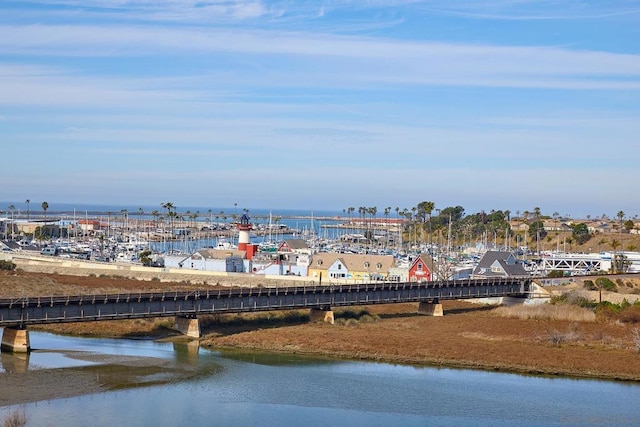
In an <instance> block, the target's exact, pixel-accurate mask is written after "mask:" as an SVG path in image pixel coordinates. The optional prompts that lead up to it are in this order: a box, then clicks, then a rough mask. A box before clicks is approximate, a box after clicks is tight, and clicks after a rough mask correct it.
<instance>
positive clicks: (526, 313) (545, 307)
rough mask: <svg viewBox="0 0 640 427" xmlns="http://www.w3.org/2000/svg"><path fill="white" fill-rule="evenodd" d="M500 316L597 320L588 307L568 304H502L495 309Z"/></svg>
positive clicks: (575, 320)
mask: <svg viewBox="0 0 640 427" xmlns="http://www.w3.org/2000/svg"><path fill="white" fill-rule="evenodd" d="M493 313H494V314H495V315H497V316H500V317H511V318H515V319H545V320H567V321H571V322H595V320H596V314H595V313H594V312H593V310H590V309H588V308H583V307H578V306H575V305H568V304H558V305H555V304H538V305H513V306H509V307H507V306H500V307H496V308H495V309H494V310H493Z"/></svg>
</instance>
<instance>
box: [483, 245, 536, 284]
mask: <svg viewBox="0 0 640 427" xmlns="http://www.w3.org/2000/svg"><path fill="white" fill-rule="evenodd" d="M528 275H529V273H528V272H527V270H525V268H524V266H523V265H522V263H520V261H518V259H517V258H516V257H515V255H514V254H513V253H512V252H508V251H487V252H485V254H484V256H483V257H482V258H481V259H480V261H479V262H478V265H477V266H476V268H475V269H474V270H473V272H472V273H471V278H472V279H481V278H486V277H513V276H528Z"/></svg>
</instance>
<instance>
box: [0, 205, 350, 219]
mask: <svg viewBox="0 0 640 427" xmlns="http://www.w3.org/2000/svg"><path fill="white" fill-rule="evenodd" d="M47 204H48V209H47V213H48V214H68V215H72V214H74V213H75V214H76V215H80V214H85V213H86V214H88V215H91V214H106V213H111V214H120V213H122V211H123V210H126V211H127V213H128V214H129V215H130V216H135V215H136V214H138V213H139V212H140V209H142V210H143V214H144V215H149V214H150V213H151V212H153V211H158V212H160V213H162V212H164V211H165V209H164V208H163V207H162V205H161V204H160V203H158V205H148V204H141V205H131V204H126V203H125V204H122V205H115V204H98V203H96V204H92V203H68V202H66V203H58V202H47ZM11 205H13V206H14V208H15V212H16V213H17V214H24V213H25V212H26V211H27V206H26V204H25V202H24V201H22V202H10V201H0V211H4V212H5V213H6V212H7V211H8V210H9V206H11ZM174 207H175V209H176V211H177V212H179V213H185V212H187V211H189V212H191V213H199V215H200V216H203V217H204V216H209V215H210V214H211V215H217V214H220V213H221V212H223V213H224V215H226V216H231V215H242V214H243V213H244V211H245V209H246V210H247V214H248V215H249V217H251V216H252V215H254V216H259V217H265V216H267V217H268V216H269V215H272V216H317V217H335V216H344V215H346V214H345V213H344V212H343V211H342V210H340V211H338V210H318V209H315V210H314V209H286V208H245V207H240V206H230V207H220V206H215V207H210V206H179V205H175V204H174ZM28 210H29V212H30V213H32V214H35V215H37V214H38V213H42V212H43V210H42V202H33V201H32V202H30V203H29V209H28Z"/></svg>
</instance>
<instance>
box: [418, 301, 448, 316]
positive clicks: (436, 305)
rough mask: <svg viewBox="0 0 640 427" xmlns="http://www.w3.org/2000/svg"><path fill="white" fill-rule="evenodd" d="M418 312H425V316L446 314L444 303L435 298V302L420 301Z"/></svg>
mask: <svg viewBox="0 0 640 427" xmlns="http://www.w3.org/2000/svg"><path fill="white" fill-rule="evenodd" d="M418 314H423V315H425V316H434V317H442V316H444V312H443V310H442V304H441V303H440V302H439V301H438V300H435V301H433V302H422V301H421V302H420V303H419V304H418Z"/></svg>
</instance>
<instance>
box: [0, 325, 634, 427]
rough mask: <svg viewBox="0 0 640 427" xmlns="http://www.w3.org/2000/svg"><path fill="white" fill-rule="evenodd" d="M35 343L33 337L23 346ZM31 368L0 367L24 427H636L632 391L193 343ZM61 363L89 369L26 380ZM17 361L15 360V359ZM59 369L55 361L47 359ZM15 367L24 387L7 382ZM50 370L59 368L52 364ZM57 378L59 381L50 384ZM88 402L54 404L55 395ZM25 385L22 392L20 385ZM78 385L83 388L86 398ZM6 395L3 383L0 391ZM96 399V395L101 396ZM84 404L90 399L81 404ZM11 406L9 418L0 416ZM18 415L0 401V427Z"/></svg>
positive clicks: (141, 345)
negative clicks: (17, 399)
mask: <svg viewBox="0 0 640 427" xmlns="http://www.w3.org/2000/svg"><path fill="white" fill-rule="evenodd" d="M34 335H35V334H34ZM37 339H38V342H39V343H41V347H42V348H52V349H53V350H52V351H49V352H36V353H34V354H32V355H31V360H27V362H26V364H25V362H24V359H22V362H20V361H19V360H17V359H16V357H15V356H16V355H5V357H3V358H2V364H3V367H4V369H5V370H6V371H7V373H3V374H2V377H0V378H5V379H6V378H12V379H14V380H16V379H17V380H18V381H19V384H25V386H22V385H21V387H22V388H23V389H27V390H26V391H25V392H26V393H30V394H27V397H29V398H30V399H27V400H24V402H34V403H30V404H26V405H24V407H25V409H26V412H27V415H28V416H29V424H30V425H59V422H58V421H59V420H65V423H64V424H65V426H83V425H86V423H87V418H86V417H85V416H84V414H87V413H91V414H92V418H91V422H92V424H93V425H94V426H95V427H99V426H113V425H132V426H133V425H136V426H137V425H157V426H165V425H167V426H169V425H170V426H174V425H189V426H191V427H197V426H209V425H234V426H252V425H258V424H259V425H261V426H263V427H264V426H295V425H300V424H303V425H305V427H311V426H322V427H326V426H327V425H332V424H335V425H352V426H365V425H366V426H367V427H372V426H388V425H402V426H407V425H414V426H424V425H441V426H458V425H475V426H496V425H497V426H510V427H511V426H522V427H533V426H536V427H537V426H565V425H573V426H594V427H595V426H602V425H616V426H634V427H637V426H638V425H640V406H638V405H637V403H638V402H640V386H638V385H637V384H629V383H627V384H621V383H615V382H607V381H589V380H568V379H561V378H556V379H549V378H540V377H525V376H520V375H512V374H500V373H492V372H483V371H465V370H454V369H434V368H426V367H411V366H394V365H389V364H382V363H361V362H345V361H335V360H328V359H322V358H309V357H304V356H299V355H290V354H266V353H257V352H240V351H226V350H225V351H209V350H207V349H203V348H200V347H199V346H198V343H197V342H195V341H193V342H176V343H158V342H152V341H142V340H140V341H130V340H108V339H91V340H87V339H79V338H68V337H57V336H49V335H47V334H38V336H37ZM54 355H65V356H69V358H72V359H73V360H75V358H76V357H81V359H82V360H84V361H89V362H92V363H96V365H89V366H81V367H72V368H69V369H41V368H40V367H37V368H36V365H35V363H34V360H33V359H34V358H35V357H36V356H38V357H53V356H54ZM23 357H24V356H23ZM52 360H54V362H52V363H50V365H51V364H53V363H58V362H59V361H56V360H55V358H54V359H52ZM20 363H23V365H22V366H26V368H25V370H27V371H29V370H30V371H31V372H28V374H27V375H14V374H13V373H9V372H10V371H9V370H12V371H11V372H14V371H17V370H19V369H20V366H21V365H20ZM60 363H61V362H60ZM49 372H53V373H55V375H54V380H55V379H57V381H58V382H57V383H55V384H56V387H55V393H56V394H55V395H51V396H50V395H43V396H41V397H37V396H35V395H34V393H35V390H36V388H33V389H28V387H36V386H37V384H36V382H35V381H33V382H31V383H29V385H28V387H26V381H24V380H23V378H27V377H31V376H32V375H33V374H36V375H33V377H34V378H37V379H38V381H40V380H41V379H44V380H45V381H47V380H49V381H51V379H50V378H48V377H46V376H45V374H47V373H49ZM60 378H62V379H63V380H62V381H60ZM74 379H75V381H76V383H74V384H73V385H74V386H75V387H82V386H84V387H85V390H89V391H90V392H87V393H85V394H84V395H79V394H80V393H78V392H77V389H73V390H72V391H73V392H75V394H64V393H62V391H63V390H64V387H63V386H64V383H70V381H71V380H74ZM23 381H24V382H23ZM87 381H94V382H96V384H93V385H94V386H95V387H96V391H93V392H91V390H93V389H91V387H88V386H87V384H89V385H92V384H91V383H88V382H87ZM3 384H6V383H3ZM105 391H106V392H105ZM91 393H93V394H91ZM11 405H13V406H11ZM15 407H18V404H17V403H9V404H7V403H6V401H2V396H1V394H0V422H1V421H2V419H3V416H4V415H5V414H7V413H8V412H9V411H10V410H11V409H12V408H15Z"/></svg>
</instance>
